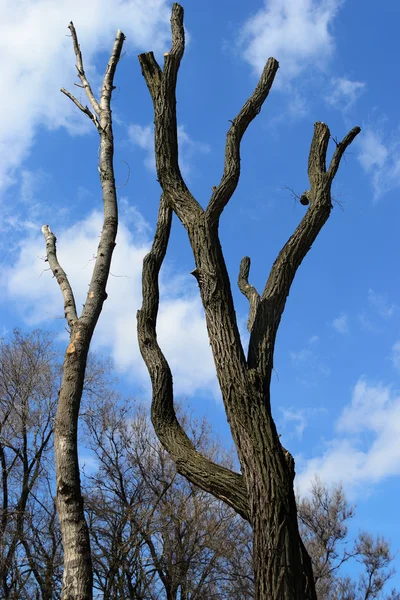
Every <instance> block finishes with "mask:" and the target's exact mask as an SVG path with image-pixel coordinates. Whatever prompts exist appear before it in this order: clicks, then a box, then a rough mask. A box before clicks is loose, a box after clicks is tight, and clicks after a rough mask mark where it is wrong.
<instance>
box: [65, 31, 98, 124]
mask: <svg viewBox="0 0 400 600" xmlns="http://www.w3.org/2000/svg"><path fill="white" fill-rule="evenodd" d="M68 29H69V30H70V32H71V36H72V42H73V45H74V52H75V56H76V68H77V70H78V76H79V79H80V80H81V84H82V87H83V88H84V89H85V92H86V95H87V97H88V99H89V101H90V104H91V105H92V107H93V110H94V111H95V112H96V113H97V114H98V115H100V106H99V103H98V102H97V100H96V98H95V96H94V94H93V91H92V88H91V86H90V83H89V81H88V80H87V78H86V74H85V69H84V68H83V60H82V54H81V49H80V46H79V42H78V36H77V34H76V31H75V27H74V24H73V22H72V21H71V23H70V24H69V25H68Z"/></svg>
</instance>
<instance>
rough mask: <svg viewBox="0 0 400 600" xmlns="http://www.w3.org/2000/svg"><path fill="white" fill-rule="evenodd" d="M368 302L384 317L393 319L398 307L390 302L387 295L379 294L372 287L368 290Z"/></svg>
mask: <svg viewBox="0 0 400 600" xmlns="http://www.w3.org/2000/svg"><path fill="white" fill-rule="evenodd" d="M368 303H369V305H370V306H371V308H372V309H373V310H374V312H375V313H377V314H378V315H379V316H380V317H381V318H382V319H385V320H387V319H391V318H392V317H393V315H394V313H395V311H396V309H397V307H396V305H395V304H393V303H391V302H389V301H388V299H387V296H385V295H384V294H379V293H378V292H375V291H374V290H372V289H369V290H368Z"/></svg>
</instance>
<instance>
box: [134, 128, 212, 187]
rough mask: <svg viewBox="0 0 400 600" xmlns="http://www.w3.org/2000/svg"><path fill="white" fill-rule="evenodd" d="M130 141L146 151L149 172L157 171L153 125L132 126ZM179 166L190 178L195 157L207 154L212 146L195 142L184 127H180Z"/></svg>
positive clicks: (145, 161) (146, 164)
mask: <svg viewBox="0 0 400 600" xmlns="http://www.w3.org/2000/svg"><path fill="white" fill-rule="evenodd" d="M128 135H129V139H130V141H131V142H132V143H133V144H134V145H135V146H138V147H139V148H141V149H142V150H144V152H145V159H144V164H145V166H146V168H147V169H149V171H155V169H156V161H155V156H154V129H153V126H152V125H137V124H135V123H133V124H131V125H130V126H129V128H128ZM178 146H179V166H180V169H181V171H182V174H183V175H184V176H185V177H190V174H191V172H192V170H193V162H192V161H193V157H194V155H196V154H207V153H208V152H210V146H209V145H208V144H204V143H203V142H197V141H195V140H193V139H192V138H191V137H190V135H189V134H188V133H187V131H186V129H185V126H184V125H179V126H178Z"/></svg>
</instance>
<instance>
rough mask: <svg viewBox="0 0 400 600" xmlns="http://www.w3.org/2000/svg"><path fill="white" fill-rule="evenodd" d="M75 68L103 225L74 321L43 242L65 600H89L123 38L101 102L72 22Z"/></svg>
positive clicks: (52, 252) (63, 282)
mask: <svg viewBox="0 0 400 600" xmlns="http://www.w3.org/2000/svg"><path fill="white" fill-rule="evenodd" d="M69 29H70V31H71V36H72V41H73V46H74V52H75V56H76V68H77V71H78V77H79V79H80V82H81V87H82V88H83V89H84V90H85V92H86V95H87V97H88V99H89V102H90V104H91V107H92V110H91V109H89V108H88V107H87V106H83V105H82V104H81V103H80V102H79V101H78V100H77V99H76V98H75V97H74V96H73V95H72V94H71V93H70V92H67V91H66V90H64V89H62V90H61V91H62V92H63V93H64V94H65V95H66V96H68V97H69V98H70V99H71V100H72V101H73V102H74V103H75V104H76V106H78V108H79V109H80V110H81V111H82V112H83V113H85V114H86V115H87V116H88V117H89V118H90V119H91V121H93V123H94V124H95V126H96V128H97V130H98V132H99V135H100V156H99V173H100V181H101V187H102V195H103V207H104V222H103V229H102V232H101V236H100V243H99V246H98V250H97V257H96V260H95V264H94V269H93V275H92V279H91V282H90V286H89V292H88V295H87V298H86V302H85V305H84V307H83V310H82V314H81V316H80V317H78V314H77V311H76V305H75V299H74V294H73V291H72V288H71V286H70V284H69V281H68V278H67V275H66V273H65V272H64V270H63V269H62V267H61V265H60V264H59V262H58V259H57V253H56V237H55V235H54V234H53V233H52V232H51V230H50V227H49V226H48V225H44V226H43V227H42V231H43V235H44V237H45V240H46V253H47V260H48V262H49V265H50V268H51V270H52V272H53V275H54V277H55V278H56V280H57V283H58V284H59V286H60V289H61V292H62V294H63V298H64V311H65V318H66V320H67V323H68V326H69V329H70V340H69V345H68V348H67V350H66V354H65V360H64V368H63V378H62V384H61V389H60V392H59V400H58V409H57V415H56V420H55V425H54V447H55V456H56V499H57V509H58V515H59V520H60V527H61V533H62V540H63V547H64V575H63V591H62V599H63V600H91V598H92V585H93V573H92V562H91V554H90V541H89V534H88V528H87V524H86V521H85V517H84V511H83V498H82V493H81V484H80V475H79V464H78V445H77V432H78V415H79V408H80V402H81V398H82V389H83V382H84V377H85V370H86V362H87V356H88V351H89V346H90V342H91V339H92V335H93V332H94V329H95V327H96V323H97V320H98V318H99V316H100V313H101V310H102V307H103V303H104V301H105V299H106V298H107V294H106V285H107V280H108V275H109V271H110V264H111V257H112V253H113V250H114V246H115V238H116V235H117V226H118V210H117V197H116V188H115V180H114V168H113V154H114V139H113V130H112V117H111V108H110V103H111V95H112V90H113V89H114V87H113V82H114V74H115V70H116V66H117V63H118V60H119V58H120V55H121V49H122V45H123V42H124V39H125V36H124V34H123V33H122V32H121V31H118V32H117V35H116V39H115V42H114V47H113V50H112V53H111V56H110V59H109V61H108V65H107V69H106V73H105V76H104V79H103V84H102V88H101V94H100V101H99V102H98V101H97V100H96V98H95V96H94V93H93V91H92V89H91V86H90V84H89V82H88V80H87V78H86V75H85V70H84V67H83V61H82V55H81V51H80V47H79V43H78V39H77V35H76V31H75V28H74V25H73V24H72V23H70V25H69Z"/></svg>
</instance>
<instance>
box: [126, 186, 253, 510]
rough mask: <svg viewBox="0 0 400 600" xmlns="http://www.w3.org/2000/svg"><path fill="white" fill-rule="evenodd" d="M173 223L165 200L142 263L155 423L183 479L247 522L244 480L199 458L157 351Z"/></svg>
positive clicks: (141, 315)
mask: <svg viewBox="0 0 400 600" xmlns="http://www.w3.org/2000/svg"><path fill="white" fill-rule="evenodd" d="M171 217H172V211H171V208H170V207H169V206H168V203H167V201H166V199H165V197H164V196H162V197H161V201H160V208H159V213H158V220H157V229H156V233H155V237H154V242H153V245H152V248H151V250H150V252H149V254H147V256H146V257H145V259H144V261H143V274H142V287H143V300H142V308H141V309H140V310H139V311H138V313H137V319H138V339H139V347H140V351H141V354H142V356H143V359H144V361H145V363H146V366H147V368H148V370H149V374H150V378H151V382H152V389H153V400H152V405H151V416H152V422H153V425H154V429H155V431H156V433H157V436H158V438H159V439H160V441H161V442H162V444H163V446H164V447H165V448H166V449H167V451H168V452H169V454H170V455H171V458H172V459H173V460H174V462H175V463H176V466H177V469H178V471H179V473H181V474H182V475H184V476H185V477H187V478H188V479H189V480H190V481H191V482H192V483H194V484H196V485H198V486H199V487H201V488H202V489H203V490H205V491H206V492H210V493H211V494H213V495H214V496H215V497H217V498H219V499H220V500H223V501H224V502H226V503H227V504H229V506H231V507H232V508H234V509H235V510H236V512H238V513H239V514H240V515H242V517H244V518H245V519H248V518H249V508H248V502H247V492H246V489H245V486H244V482H243V478H242V476H241V475H240V474H238V473H234V472H232V471H230V470H229V469H227V468H225V467H222V466H220V465H217V464H215V463H214V462H212V461H211V460H209V459H208V458H206V457H205V456H203V455H202V454H201V453H200V452H198V451H197V450H196V449H195V447H194V446H193V444H192V442H191V441H190V439H189V438H188V436H187V435H186V433H185V432H184V430H183V429H182V427H181V425H180V424H179V422H178V419H177V417H176V414H175V409H174V403H173V385H172V374H171V370H170V368H169V365H168V362H167V360H166V358H165V356H164V354H163V352H162V350H161V348H160V346H159V345H158V341H157V334H156V322H157V314H158V305H159V288H158V275H159V271H160V268H161V265H162V262H163V259H164V256H165V253H166V249H167V245H168V239H169V233H170V228H171Z"/></svg>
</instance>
